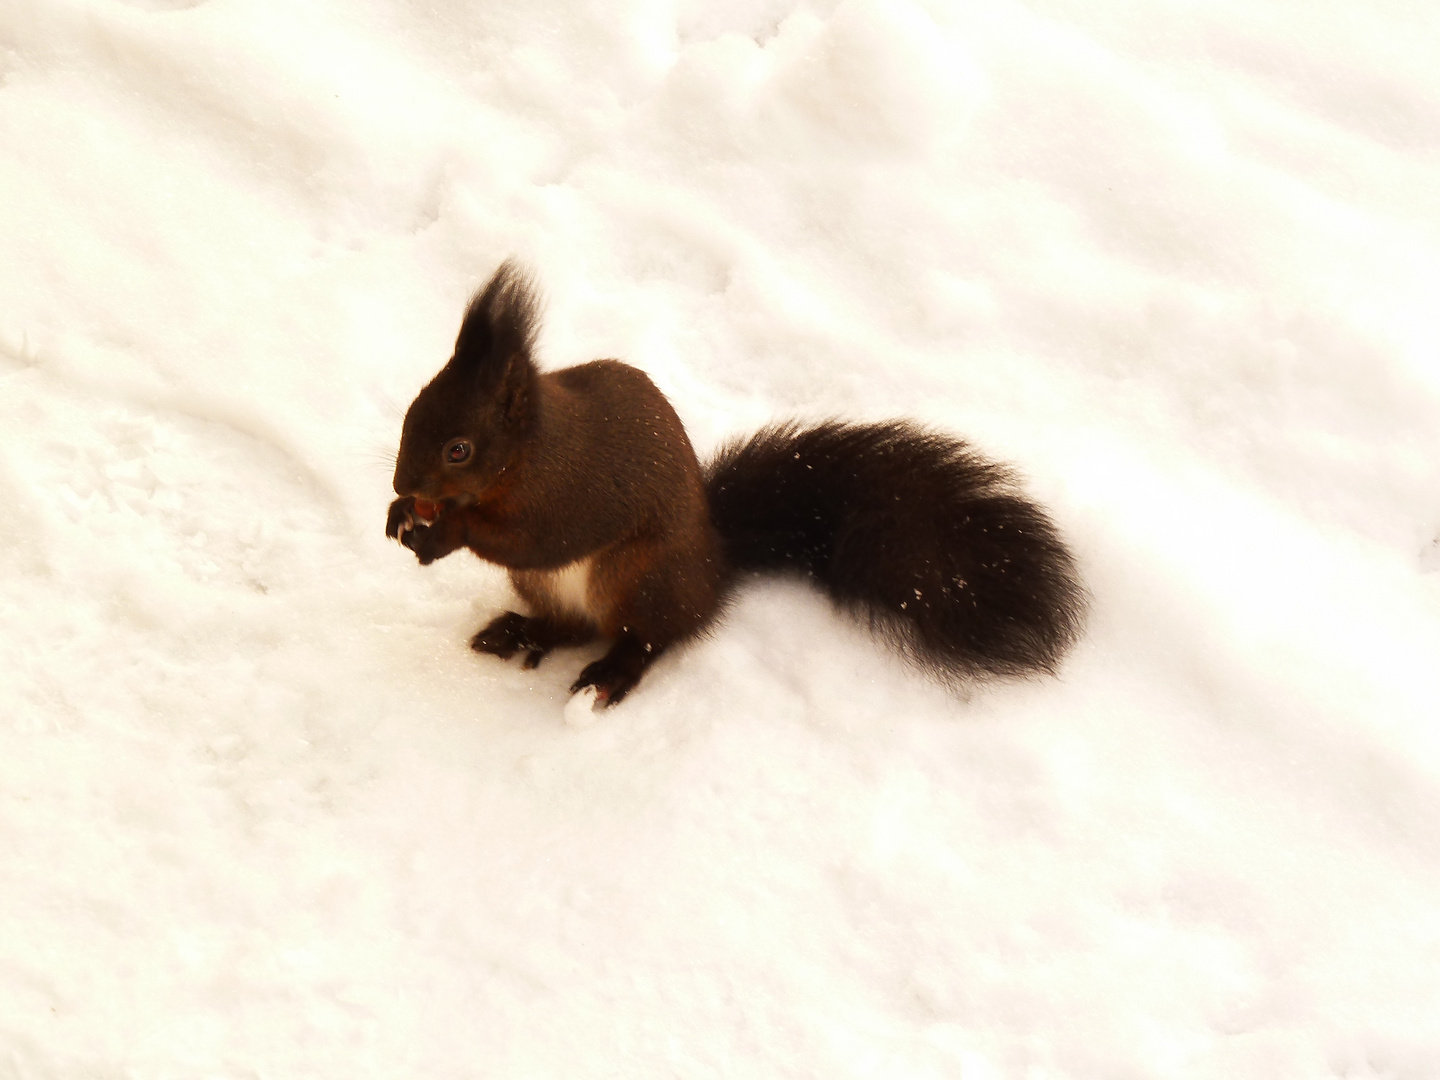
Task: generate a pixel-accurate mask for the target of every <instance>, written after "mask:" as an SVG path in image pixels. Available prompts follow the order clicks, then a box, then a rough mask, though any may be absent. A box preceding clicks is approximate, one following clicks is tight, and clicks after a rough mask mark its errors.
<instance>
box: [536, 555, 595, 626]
mask: <svg viewBox="0 0 1440 1080" xmlns="http://www.w3.org/2000/svg"><path fill="white" fill-rule="evenodd" d="M591 562H592V560H591V559H589V558H584V559H576V560H575V561H574V562H572V563H566V564H565V565H564V566H562V567H560V568H559V569H558V570H541V571H537V570H532V571H530V572H529V573H528V574H527V575H526V576H527V578H528V579H529V580H528V581H527V582H526V583H527V584H528V585H530V587H531V588H533V589H534V590H535V591H536V592H538V593H542V594H544V596H545V599H546V600H547V601H548V602H549V606H550V607H552V608H554V609H555V611H556V612H557V613H561V612H563V613H565V614H569V615H579V616H581V617H583V618H586V619H591V620H593V619H594V618H595V616H596V612H595V609H594V607H593V606H592V605H591V603H590V568H591Z"/></svg>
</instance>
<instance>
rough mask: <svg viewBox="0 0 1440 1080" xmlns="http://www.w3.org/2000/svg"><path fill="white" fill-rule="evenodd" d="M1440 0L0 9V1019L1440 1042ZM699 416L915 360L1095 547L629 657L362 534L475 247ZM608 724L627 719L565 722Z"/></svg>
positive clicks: (698, 427) (656, 1056) (935, 412)
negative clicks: (1070, 646)
mask: <svg viewBox="0 0 1440 1080" xmlns="http://www.w3.org/2000/svg"><path fill="white" fill-rule="evenodd" d="M1437 59H1440V7H1436V6H1435V5H1427V4H1418V3H1411V2H1403V0H1374V2H1371V3H1367V4H1356V3H1341V2H1338V0H1309V2H1306V3H1299V2H1298V0H1264V2H1262V3H1258V4H1256V3H1237V2H1234V0H1199V2H1180V0H1157V2H1155V3H1150V4H1137V3H1126V2H1124V0H1084V2H1080V0H1026V2H1023V3H1022V2H1016V0H966V2H960V0H838V2H837V0H800V2H795V0H728V2H726V3H723V4H713V3H712V4H702V3H698V2H695V0H675V2H664V0H616V2H614V3H609V4H596V3H589V2H585V0H528V2H526V3H515V2H511V0H498V2H496V3H472V2H469V0H428V2H425V3H420V2H417V0H343V2H342V0H244V2H242V0H124V2H122V0H0V146H3V148H4V152H3V153H0V250H3V251H4V252H5V258H4V259H3V260H0V432H3V435H0V499H3V502H4V505H5V514H4V518H3V521H0V556H3V557H0V896H3V898H4V899H3V912H4V914H3V920H0V1077H4V1078H7V1080H8V1078H16V1080H40V1078H44V1080H62V1078H63V1080H82V1078H83V1080H94V1078H103V1077H135V1078H172V1077H173V1078H181V1077H201V1076H203V1077H236V1078H241V1077H269V1078H289V1077H344V1078H346V1080H359V1078H367V1077H376V1078H395V1077H425V1078H427V1080H447V1078H452V1077H454V1078H458V1077H504V1078H513V1077H566V1078H569V1080H583V1078H587V1077H662V1076H663V1077H672V1076H673V1077H686V1078H692V1077H693V1078H700V1077H727V1078H728V1077H757V1078H759V1077H764V1078H776V1077H824V1078H826V1080H839V1078H851V1077H855V1078H858V1077H873V1078H884V1080H890V1078H897V1077H905V1078H910V1077H947V1078H948V1077H963V1078H965V1080H987V1078H998V1077H1004V1078H1010V1077H1014V1078H1029V1080H1038V1078H1042V1077H1045V1078H1057V1077H1077V1078H1079V1077H1085V1078H1095V1080H1110V1078H1116V1077H1134V1078H1139V1077H1214V1078H1226V1080H1231V1078H1236V1077H1257V1078H1259V1077H1266V1078H1268V1077H1353V1078H1361V1077H1367V1078H1377V1077H1396V1078H1400V1077H1404V1078H1421V1077H1435V1076H1440V315H1437V311H1440V305H1437V304H1436V300H1435V298H1436V297H1437V295H1440V201H1437V199H1436V197H1435V195H1436V192H1437V191H1440V89H1437V84H1436V81H1435V74H1434V73H1435V69H1436V63H1437ZM510 255H515V256H517V257H518V258H519V259H521V260H522V261H523V262H524V263H525V264H526V265H528V266H529V267H530V268H531V269H533V270H534V271H535V272H536V273H537V275H538V276H539V278H540V280H541V281H542V283H543V285H544V288H545V292H546V295H547V298H548V310H547V314H546V323H545V328H544V331H543V333H542V337H541V341H540V346H539V350H540V357H541V360H542V363H543V364H545V365H547V366H551V367H556V366H562V365H565V364H570V363H576V362H580V361H584V360H588V359H591V358H593V357H596V356H618V357H623V358H625V359H627V360H629V361H630V362H632V363H634V364H636V365H638V366H639V367H641V368H643V369H645V370H646V371H647V372H649V373H650V375H651V376H652V377H653V378H654V379H655V380H656V382H657V383H658V384H659V385H660V386H661V388H662V389H663V390H665V392H666V393H667V394H668V395H669V396H670V398H671V400H672V401H673V402H674V403H675V405H676V408H677V409H678V411H679V412H680V414H681V416H682V417H683V418H684V420H685V421H686V423H687V425H688V427H689V429H690V431H691V433H692V436H693V438H694V441H695V443H696V445H697V447H698V448H699V449H700V450H701V452H702V454H703V453H706V452H708V451H709V450H710V449H712V448H714V447H715V446H717V445H718V444H719V443H720V442H722V441H723V440H724V439H725V438H726V437H727V436H731V435H734V434H737V433H743V432H746V431H749V430H752V429H754V428H756V427H758V426H759V425H760V424H762V423H764V422H766V421H767V420H771V419H774V418H777V417H783V416H791V415H798V416H802V417H820V416H831V415H835V416H842V417H847V418H854V419H879V418H885V417H892V416H910V417H915V418H917V419H919V420H921V421H923V422H925V423H928V424H932V425H934V426H936V427H939V428H943V429H945V430H948V431H953V432H956V433H959V434H962V435H964V436H966V437H967V438H970V439H972V440H973V441H974V442H975V443H976V444H977V445H978V446H980V447H981V448H983V449H984V450H985V451H986V452H988V453H990V454H992V455H994V456H997V457H1000V458H1002V459H1005V460H1008V461H1012V462H1014V463H1015V464H1016V465H1017V466H1018V467H1019V468H1020V470H1021V471H1022V472H1023V473H1024V474H1025V476H1026V477H1027V478H1028V483H1029V486H1030V490H1031V491H1032V492H1033V493H1034V494H1035V495H1036V496H1037V497H1038V498H1040V499H1041V500H1042V501H1043V502H1044V503H1045V504H1046V505H1047V506H1049V507H1050V508H1051V510H1052V512H1053V513H1054V515H1055V518H1056V520H1057V522H1058V523H1059V524H1060V526H1061V527H1062V529H1063V530H1064V532H1065V533H1066V534H1067V535H1068V536H1069V537H1070V538H1071V539H1072V541H1073V543H1074V545H1075V549H1076V552H1077V555H1078V557H1079V559H1080V561H1081V564H1082V566H1083V569H1084V573H1085V576H1086V580H1087V582H1088V585H1089V587H1090V589H1091V591H1092V592H1093V594H1094V598H1095V605H1094V611H1093V616H1092V619H1091V623H1090V628H1089V632H1088V635H1087V637H1086V638H1085V640H1084V642H1083V643H1082V645H1081V647H1080V648H1079V649H1078V650H1077V651H1076V652H1075V653H1074V654H1073V655H1072V657H1071V659H1070V661H1069V662H1068V663H1067V665H1066V666H1065V668H1064V670H1063V672H1062V675H1061V677H1060V678H1058V679H1055V680H1042V681H1034V682H1021V683H1006V684H998V685H992V686H985V687H977V688H975V690H974V692H973V693H971V694H969V695H968V696H967V697H957V696H956V695H953V694H950V693H947V692H946V691H945V690H943V689H942V688H939V687H936V686H934V685H932V684H930V683H927V682H926V681H924V680H923V679H920V678H917V677H916V676H915V675H914V674H913V673H912V672H910V671H909V670H907V669H906V667H905V666H904V665H903V663H901V662H900V661H898V660H897V659H896V658H895V657H894V656H893V655H892V654H890V653H888V652H886V651H885V650H884V649H883V648H880V647H877V645H876V644H875V643H874V642H873V641H871V640H870V639H869V637H868V635H867V633H866V632H865V631H864V630H863V629H862V628H860V627H857V626H855V625H853V624H852V623H849V622H846V621H845V620H844V619H841V618H839V617H837V616H836V615H835V614H834V613H833V612H832V611H831V610H830V609H829V607H828V606H827V604H826V603H825V602H824V601H823V600H822V599H820V598H819V597H818V596H816V595H815V594H814V593H812V592H811V591H809V590H807V589H806V588H805V587H803V586H802V585H801V584H799V583H795V582H787V581H775V582H758V583H755V584H752V585H747V586H746V587H745V589H744V590H743V591H742V594H741V596H740V598H739V599H738V602H737V603H736V604H735V606H734V607H733V609H732V610H731V612H730V614H729V616H728V618H727V619H726V621H725V622H724V624H723V625H721V626H720V627H719V628H718V629H717V630H716V632H715V633H714V634H713V635H711V636H710V637H708V638H706V639H705V640H702V641H700V642H697V643H695V644H693V645H692V646H690V647H687V648H685V649H682V650H677V651H675V652H674V653H673V654H669V655H667V656H666V657H665V658H663V659H662V660H661V661H660V662H659V663H658V664H657V665H656V666H655V668H654V669H653V671H652V672H651V673H650V675H649V676H648V677H647V678H646V680H645V682H644V684H643V685H642V686H641V687H640V688H639V690H638V691H637V692H636V693H634V694H633V695H631V696H630V697H629V698H627V699H626V700H625V702H624V703H623V704H621V705H619V706H618V707H616V708H614V709H611V710H607V711H604V712H602V713H599V714H592V715H590V716H581V715H579V712H580V710H579V707H578V706H572V707H571V711H570V712H567V711H566V688H567V687H568V685H569V684H570V682H571V680H572V679H573V678H574V676H575V674H576V672H577V671H578V670H579V668H580V666H582V664H583V663H584V662H586V661H587V660H589V659H591V658H593V657H594V656H595V655H598V651H597V650H596V649H590V650H566V651H562V652H560V653H559V654H557V655H554V656H552V657H550V658H549V659H547V660H546V662H545V663H544V664H543V665H542V666H541V667H540V668H539V669H538V670H536V671H533V672H528V671H524V670H522V669H521V668H520V666H519V665H518V663H512V664H510V665H506V664H503V663H500V662H498V661H496V660H495V659H493V658H490V657H481V656H477V655H475V654H474V653H473V652H471V650H470V649H469V648H468V647H467V640H468V637H469V635H470V634H471V633H472V632H473V631H474V630H475V629H476V628H477V627H478V626H480V625H482V624H483V623H484V622H485V621H487V620H488V619H489V618H490V617H491V616H492V615H493V614H494V613H495V612H496V611H498V610H500V609H502V608H504V607H505V606H507V605H510V604H512V603H514V598H513V597H512V595H511V594H510V592H509V590H508V586H507V584H506V581H505V579H504V577H503V575H502V574H500V573H499V572H497V571H495V570H494V569H493V568H488V567H486V566H484V565H483V564H481V563H480V562H478V561H477V560H475V559H472V558H469V557H468V556H465V555H463V554H461V555H456V556H453V557H451V558H449V559H446V560H444V561H442V562H440V563H438V564H436V565H435V566H433V567H430V568H428V569H421V568H420V567H419V566H417V565H416V563H415V560H414V559H413V558H412V557H411V556H410V555H409V553H408V552H405V551H403V550H402V549H400V548H399V547H397V546H395V545H394V544H392V543H388V542H386V541H385V539H384V537H383V535H382V533H383V521H384V516H385V508H386V504H387V502H388V500H389V498H390V497H391V493H390V491H389V480H390V467H391V454H392V453H393V451H394V447H395V445H396V440H397V437H398V433H399V424H400V417H401V415H402V413H403V410H404V407H405V405H406V404H407V403H408V402H409V400H410V399H411V397H412V396H413V395H414V393H415V391H416V390H417V389H418V388H419V387H420V386H421V385H423V383H424V382H425V381H426V380H427V379H428V378H429V377H430V375H431V374H432V373H433V372H434V370H435V369H436V368H437V367H438V366H439V365H440V364H441V363H442V362H443V361H444V359H445V358H446V356H448V348H449V346H450V344H451V342H452V341H453V335H454V333H455V330H456V328H457V326H458V323H459V317H460V314H461V312H462V310H463V307H464V304H465V301H466V299H467V297H468V295H469V293H470V292H471V290H473V289H474V288H475V287H476V286H477V285H478V284H479V283H481V282H482V281H483V280H484V279H485V278H486V277H487V276H488V275H489V274H490V272H491V271H493V270H494V268H495V266H496V265H497V264H498V263H499V262H500V261H501V260H502V259H503V258H505V257H506V256H510ZM566 717H569V718H570V719H571V720H575V719H580V720H586V721H591V722H589V723H587V724H586V725H584V726H576V725H572V724H567V723H566V722H565V719H566Z"/></svg>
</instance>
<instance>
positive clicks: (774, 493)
mask: <svg viewBox="0 0 1440 1080" xmlns="http://www.w3.org/2000/svg"><path fill="white" fill-rule="evenodd" d="M537 318H538V313H537V304H536V301H535V297H534V290H533V288H532V286H531V283H530V281H529V280H528V279H527V278H526V276H525V275H524V274H522V273H521V272H520V271H519V270H518V269H517V268H516V267H515V266H514V264H512V263H509V262H507V263H505V264H504V265H502V266H501V267H500V269H499V270H497V271H496V273H495V275H494V277H492V278H491V279H490V281H489V283H488V284H487V285H485V287H484V288H483V289H481V290H480V292H479V293H477V294H476V296H475V298H474V299H473V300H472V301H471V303H470V306H469V309H468V310H467V311H466V313H465V318H464V320H463V322H462V323H461V326H460V334H459V337H458V338H457V340H456V342H455V353H454V355H453V356H452V357H451V358H450V360H449V362H448V363H447V364H446V365H445V366H444V367H443V368H442V369H441V370H440V372H439V374H437V375H436V376H435V377H434V379H432V380H431V381H430V383H429V384H428V385H427V386H426V387H425V388H424V389H423V390H421V391H420V393H419V395H418V396H417V397H416V398H415V401H414V402H413V403H412V404H411V406H410V408H409V411H408V412H407V413H406V414H405V423H404V428H403V430H402V433H401V437H400V451H399V454H398V455H397V458H396V465H395V493H396V494H397V495H399V496H400V497H399V498H398V499H396V500H395V501H394V502H393V503H391V504H390V512H389V516H388V520H387V521H386V525H385V535H386V536H388V537H391V538H393V539H397V540H399V542H400V543H401V544H403V545H404V546H405V547H407V548H409V549H410V550H411V551H413V552H414V553H415V555H416V557H417V558H418V559H419V560H420V563H421V564H422V565H428V564H429V563H431V562H434V561H435V560H436V559H439V558H442V557H444V556H446V555H448V554H450V553H451V552H452V551H455V550H457V549H459V548H462V547H465V548H469V549H470V550H471V551H473V552H474V553H475V554H476V555H478V556H480V558H482V559H486V560H488V561H490V562H493V563H498V564H499V565H500V566H503V567H505V568H507V569H508V570H509V571H510V580H511V582H512V583H513V584H514V587H515V591H516V592H517V593H519V595H520V597H521V598H522V599H523V600H524V601H525V602H526V604H528V605H529V607H530V612H531V613H530V614H529V615H520V614H517V613H516V612H513V611H507V612H505V613H504V614H502V615H500V616H499V617H497V618H496V619H495V620H494V621H492V622H491V623H490V624H489V625H488V626H486V627H485V628H484V629H482V630H481V631H480V632H479V633H477V634H476V635H475V637H474V640H473V641H472V642H471V647H472V648H474V649H475V650H476V651H478V652H486V653H494V654H495V655H497V656H500V657H502V658H506V659H508V658H509V657H511V656H513V655H514V654H515V653H517V652H523V653H524V654H525V660H524V665H525V667H527V668H533V667H535V666H536V665H538V664H539V663H540V661H541V660H542V659H544V657H545V655H546V654H547V653H548V652H549V651H550V650H551V649H553V648H555V647H556V646H560V645H579V644H583V643H585V642H588V641H591V640H593V639H594V638H596V637H604V638H607V639H609V640H610V641H611V645H610V649H609V651H608V652H606V653H605V655H604V656H602V657H601V658H600V659H598V660H596V661H595V662H594V663H591V664H589V665H587V666H586V667H585V669H584V670H583V671H581V672H580V677H579V678H578V679H576V680H575V683H574V685H573V686H571V688H570V689H571V692H572V693H574V692H578V691H581V690H584V689H585V688H587V687H594V688H595V692H596V697H597V699H598V700H599V701H600V702H601V703H603V704H614V703H615V702H617V701H619V700H620V699H621V698H623V697H624V696H625V695H626V694H627V693H628V692H629V691H630V690H631V689H633V688H634V686H635V684H636V683H637V682H639V681H640V678H641V676H642V675H643V674H644V672H645V669H646V668H647V667H649V665H650V664H651V663H653V662H654V661H655V659H656V658H657V657H659V656H660V655H661V653H663V652H664V651H665V650H666V649H667V648H669V647H670V646H672V645H674V644H676V643H678V642H681V641H684V640H685V639H687V638H689V637H692V636H694V635H695V634H697V633H698V632H700V631H701V630H703V629H704V628H705V627H706V626H707V625H708V624H709V623H710V621H711V620H712V619H713V618H714V617H715V616H716V614H717V612H718V611H719V609H720V607H721V606H722V604H723V602H724V599H725V596H726V592H727V588H728V586H729V585H730V584H731V582H732V581H733V580H734V578H735V575H736V574H737V572H739V571H747V570H748V571H762V570H785V569H789V570H792V571H796V570H798V571H800V572H802V573H805V574H808V575H810V576H811V577H813V578H814V579H816V580H817V581H818V582H819V583H820V584H821V585H823V586H824V587H825V588H826V589H827V591H828V592H829V594H830V595H831V597H832V598H833V599H834V600H835V601H837V602H838V603H839V604H841V605H843V606H845V607H847V608H850V609H852V610H855V611H856V612H858V613H859V614H860V615H861V617H862V618H865V619H867V620H868V621H869V622H870V623H871V625H872V626H874V627H876V628H878V629H880V630H882V631H883V632H885V633H886V634H887V635H888V636H889V637H891V638H892V639H893V640H894V641H895V643H896V644H897V645H898V646H899V647H900V649H901V651H902V652H903V653H905V654H906V655H907V656H908V657H909V658H910V659H912V660H914V661H916V662H917V663H919V664H920V665H921V666H922V667H924V668H926V669H928V670H929V671H931V672H932V673H934V674H936V675H938V676H940V677H941V678H942V679H944V678H952V677H961V678H964V677H969V676H975V675H987V674H991V675H1020V674H1027V673H1032V672H1052V673H1053V672H1054V670H1055V669H1056V666H1057V665H1058V663H1059V661H1060V659H1061V657H1062V656H1063V655H1064V653H1065V651H1066V650H1067V649H1068V648H1069V646H1070V645H1071V644H1072V643H1073V642H1074V641H1075V639H1076V638H1077V637H1078V636H1079V632H1080V627H1081V623H1082V619H1083V615H1084V608H1085V593H1084V589H1083V588H1082V587H1081V585H1080V584H1079V581H1078V579H1077V576H1076V571H1075V563H1074V560H1073V559H1072V557H1071V555H1070V553H1069V551H1068V550H1067V549H1066V547H1065V545H1064V543H1063V542H1062V541H1061V539H1060V537H1059V535H1058V534H1057V532H1056V530H1055V528H1054V526H1053V525H1052V524H1051V522H1050V520H1049V518H1048V517H1047V516H1046V514H1045V513H1044V511H1043V510H1041V509H1040V508H1039V507H1037V506H1036V505H1035V504H1034V503H1032V502H1030V501H1029V500H1027V499H1026V498H1025V497H1024V496H1023V495H1021V494H1020V493H1019V492H1018V491H1017V489H1016V487H1015V484H1014V481H1013V478H1012V477H1011V474H1010V473H1009V471H1008V470H1007V469H1006V468H1005V467H1003V466H1001V465H997V464H995V463H992V462H989V461H987V460H985V459H984V458H982V457H980V456H979V455H977V454H976V453H975V452H974V451H972V450H971V449H970V448H969V447H968V446H967V445H966V444H965V443H963V442H961V441H959V440H958V439H955V438H952V437H950V436H947V435H942V434H938V433H935V432H932V431H928V430H925V429H923V428H920V427H918V426H916V425H914V424H912V423H910V422H907V421H891V422H886V423H878V424H846V423H841V422H837V421H830V422H826V423H821V424H818V425H816V426H814V427H809V428H801V427H800V426H798V425H796V424H794V423H786V424H779V425H775V426H772V427H768V428H765V429H763V430H762V431H760V432H759V433H758V434H756V435H754V436H753V437H751V438H750V439H748V440H745V441H742V442H736V443H733V444H731V445H729V446H727V447H725V448H723V449H722V450H721V451H720V452H719V454H718V455H717V456H716V458H715V459H714V460H713V461H712V462H711V463H710V464H709V465H708V466H706V467H705V468H703V469H702V467H701V465H700V463H699V461H698V460H697V459H696V456H695V451H694V449H693V448H692V447H691V445H690V440H689V438H688V437H687V436H686V434H685V428H684V426H683V425H682V424H681V423H680V418H679V417H678V416H677V415H676V414H675V410H674V409H672V408H671V407H670V403H669V402H668V401H667V400H666V399H665V396H664V395H663V394H662V393H661V392H660V391H659V390H658V389H657V388H656V387H655V384H654V383H652V382H651V381H650V380H649V378H648V377H646V376H645V374H644V373H642V372H640V371H638V370H636V369H635V368H633V367H630V366H628V365H626V364H623V363H621V362H619V361H618V360H595V361H592V362H591V363H588V364H581V365H579V366H577V367H571V368H564V369H563V370H560V371H550V372H545V373H543V374H542V373H541V372H540V371H539V370H538V369H537V368H536V366H535V363H534V360H533V359H532V356H531V350H532V347H533V345H534V341H535V334H536V328H537Z"/></svg>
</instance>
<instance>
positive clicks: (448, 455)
mask: <svg viewBox="0 0 1440 1080" xmlns="http://www.w3.org/2000/svg"><path fill="white" fill-rule="evenodd" d="M445 460H446V462H448V463H449V464H451V465H459V464H460V463H461V462H463V461H468V460H470V440H469V439H456V440H454V441H453V442H448V443H446V444H445Z"/></svg>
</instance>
